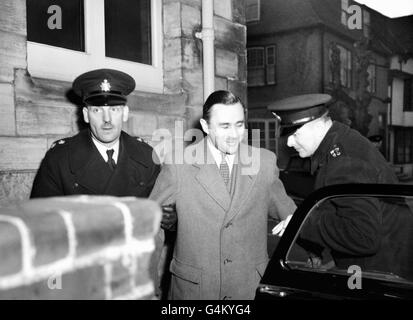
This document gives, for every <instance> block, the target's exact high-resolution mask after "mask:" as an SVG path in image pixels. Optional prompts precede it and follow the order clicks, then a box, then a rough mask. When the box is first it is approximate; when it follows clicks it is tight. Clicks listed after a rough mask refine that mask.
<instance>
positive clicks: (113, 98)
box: [73, 69, 135, 106]
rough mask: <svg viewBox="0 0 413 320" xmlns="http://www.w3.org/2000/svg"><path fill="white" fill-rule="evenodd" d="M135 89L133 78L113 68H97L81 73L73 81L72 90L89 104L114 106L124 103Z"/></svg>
mask: <svg viewBox="0 0 413 320" xmlns="http://www.w3.org/2000/svg"><path fill="white" fill-rule="evenodd" d="M134 89H135V80H134V79H133V78H132V77H131V76H130V75H128V74H126V73H124V72H122V71H118V70H113V69H97V70H92V71H89V72H86V73H83V74H81V75H80V76H78V77H77V78H76V79H75V80H74V81H73V90H74V91H75V93H76V94H77V95H79V96H80V97H82V100H83V102H84V103H85V104H86V105H89V106H116V105H124V104H125V103H126V100H127V99H126V96H127V95H128V94H129V93H131V92H132V91H133V90H134Z"/></svg>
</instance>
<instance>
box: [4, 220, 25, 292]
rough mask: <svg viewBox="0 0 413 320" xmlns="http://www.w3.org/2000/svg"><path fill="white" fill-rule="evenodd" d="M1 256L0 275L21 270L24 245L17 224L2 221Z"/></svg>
mask: <svg viewBox="0 0 413 320" xmlns="http://www.w3.org/2000/svg"><path fill="white" fill-rule="evenodd" d="M0 257H1V263H0V277H3V276H6V275H10V274H14V273H17V272H19V271H20V270H21V268H22V246H21V238H20V233H19V231H18V229H17V227H16V226H14V225H13V224H11V223H9V222H5V221H0ZM0 295H1V291H0Z"/></svg>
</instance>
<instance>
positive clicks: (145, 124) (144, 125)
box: [124, 111, 158, 136]
mask: <svg viewBox="0 0 413 320" xmlns="http://www.w3.org/2000/svg"><path fill="white" fill-rule="evenodd" d="M157 127H158V119H157V117H156V115H155V114H152V113H147V112H139V113H138V112H134V111H132V112H129V120H128V122H127V124H125V125H124V129H125V131H126V132H128V133H129V134H130V135H132V136H152V133H153V132H154V131H155V130H156V128H157Z"/></svg>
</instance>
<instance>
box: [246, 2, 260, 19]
mask: <svg viewBox="0 0 413 320" xmlns="http://www.w3.org/2000/svg"><path fill="white" fill-rule="evenodd" d="M253 2H255V3H253ZM254 6H257V10H256V11H257V12H256V16H253V17H252V18H248V11H249V12H251V7H254ZM260 20H261V0H246V1H245V22H246V23H251V22H258V21H260Z"/></svg>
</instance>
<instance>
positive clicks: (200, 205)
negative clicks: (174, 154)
mask: <svg viewBox="0 0 413 320" xmlns="http://www.w3.org/2000/svg"><path fill="white" fill-rule="evenodd" d="M206 145H207V144H206V139H203V140H201V142H200V143H198V144H195V145H191V146H189V147H187V148H186V149H185V152H184V154H185V155H195V156H194V158H193V159H195V160H193V161H187V163H184V164H165V165H164V166H163V167H162V170H161V173H160V175H159V177H158V179H157V181H156V184H155V186H154V189H153V191H152V193H151V195H150V198H152V199H155V200H157V201H158V202H159V203H160V204H169V203H175V204H176V209H177V214H178V226H177V237H176V242H175V248H174V253H173V258H172V261H171V264H170V271H171V273H172V279H171V285H170V291H169V298H171V299H253V298H254V295H255V289H256V288H257V286H258V283H259V281H260V279H261V276H262V275H263V272H264V270H265V268H266V266H267V263H268V254H267V220H268V215H271V216H273V217H275V218H279V219H284V218H285V217H286V216H287V215H289V214H291V213H293V212H294V210H295V208H296V206H295V204H294V202H293V201H292V200H291V199H290V198H289V197H288V196H287V194H286V192H285V189H284V186H283V185H282V183H281V181H280V180H279V178H278V173H279V170H278V168H277V165H276V157H275V154H274V153H272V152H270V151H268V150H264V149H258V148H253V147H251V146H247V145H244V144H242V145H241V146H242V147H240V151H239V154H238V157H237V158H236V160H237V161H236V162H238V168H237V169H236V171H233V172H238V175H237V177H236V182H235V191H234V193H233V197H232V199H231V197H230V194H229V192H228V190H227V187H226V185H225V183H224V181H223V179H222V177H221V176H220V174H219V169H218V167H217V165H216V163H215V162H214V160H211V159H213V158H212V155H211V154H210V152H209V149H208V148H207V147H206ZM252 153H253V154H255V160H257V162H256V166H255V169H257V170H251V171H248V170H247V171H245V169H248V167H249V164H248V155H251V154H252ZM257 158H259V159H257ZM200 160H201V161H200ZM249 168H251V167H249ZM233 170H234V169H233ZM254 171H255V172H254Z"/></svg>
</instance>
